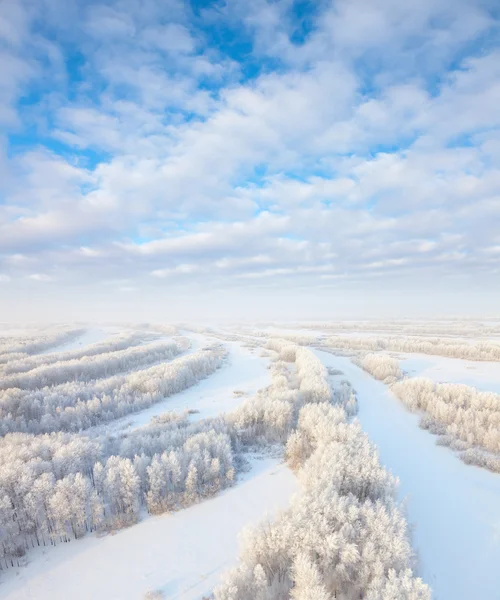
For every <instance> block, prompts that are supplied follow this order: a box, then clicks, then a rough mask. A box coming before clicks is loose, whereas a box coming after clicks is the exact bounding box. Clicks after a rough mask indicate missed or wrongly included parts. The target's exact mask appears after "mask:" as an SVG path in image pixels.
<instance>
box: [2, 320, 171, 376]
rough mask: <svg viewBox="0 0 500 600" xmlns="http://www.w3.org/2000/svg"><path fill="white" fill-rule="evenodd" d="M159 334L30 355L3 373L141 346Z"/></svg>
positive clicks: (138, 334) (115, 338)
mask: <svg viewBox="0 0 500 600" xmlns="http://www.w3.org/2000/svg"><path fill="white" fill-rule="evenodd" d="M158 335H159V334H154V333H148V332H142V331H137V332H133V333H130V334H128V335H123V334H122V335H118V336H113V337H112V338H110V339H109V340H105V341H103V342H97V343H96V344H90V345H88V346H85V347H84V348H79V349H77V350H68V351H66V352H51V353H50V354H43V355H41V356H30V357H27V358H23V359H19V360H13V361H9V362H8V363H7V364H6V365H5V366H4V368H3V370H2V374H3V375H10V374H12V373H26V371H31V370H32V369H35V368H37V367H41V366H45V365H50V364H53V363H58V362H66V361H70V360H76V359H80V358H83V357H86V356H97V355H99V354H105V353H108V352H117V351H118V350H124V349H126V348H131V347H133V346H139V345H140V344H142V343H143V342H147V341H152V340H154V339H155V338H157V337H158Z"/></svg>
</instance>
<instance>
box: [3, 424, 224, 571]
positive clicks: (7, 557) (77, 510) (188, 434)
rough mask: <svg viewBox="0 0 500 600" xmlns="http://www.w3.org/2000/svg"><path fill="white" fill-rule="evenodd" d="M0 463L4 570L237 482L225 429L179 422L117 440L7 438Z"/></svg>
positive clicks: (62, 435)
mask: <svg viewBox="0 0 500 600" xmlns="http://www.w3.org/2000/svg"><path fill="white" fill-rule="evenodd" d="M0 464H1V465H2V468H1V469H0V566H1V567H2V568H8V567H9V566H14V565H17V564H19V558H20V557H22V556H23V555H24V554H25V553H26V552H27V551H28V550H29V548H31V547H35V546H40V545H49V544H50V545H55V544H58V543H62V542H68V541H70V540H72V539H76V538H79V537H81V536H83V535H85V533H87V532H91V531H96V530H110V529H114V528H118V527H123V526H126V525H130V524H132V523H135V522H136V521H137V520H138V519H139V515H140V511H141V508H142V507H145V508H146V509H147V510H148V511H149V512H151V513H155V514H157V513H161V512H164V511H167V510H168V511H170V510H176V509H178V508H181V507H184V506H188V505H190V504H192V503H194V502H197V501H199V500H201V499H203V498H205V497H209V496H212V495H214V494H216V493H217V492H218V491H219V490H220V489H222V488H224V487H227V486H228V485H231V484H232V482H233V480H234V476H235V467H234V455H233V451H232V448H231V439H230V435H229V433H228V427H227V425H226V423H225V422H224V421H223V420H222V419H216V420H207V421H204V422H198V423H193V424H190V423H189V422H188V421H187V418H186V417H178V416H172V417H171V418H164V419H162V420H161V422H156V423H154V424H152V425H151V426H148V427H144V428H141V429H139V430H136V431H134V432H132V433H131V434H123V435H121V436H119V437H116V438H108V437H105V436H103V437H102V438H100V437H97V438H89V437H85V436H81V435H74V434H67V433H54V434H50V435H38V436H34V435H29V434H9V435H7V436H5V437H4V438H3V439H2V440H0Z"/></svg>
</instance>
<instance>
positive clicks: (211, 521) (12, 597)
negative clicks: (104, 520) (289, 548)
mask: <svg viewBox="0 0 500 600" xmlns="http://www.w3.org/2000/svg"><path fill="white" fill-rule="evenodd" d="M252 464H253V468H252V470H251V471H250V472H249V473H246V474H245V475H244V476H242V477H241V478H240V480H239V482H238V484H237V485H236V486H235V487H233V488H231V489H229V490H226V491H225V492H223V493H221V494H220V495H219V496H217V497H215V498H212V499H210V500H205V501H204V502H202V503H200V504H197V505H195V506H192V507H190V508H187V509H184V510H181V511H179V512H177V513H174V514H172V515H162V516H159V517H148V518H146V519H144V520H143V521H141V522H140V523H138V524H137V525H134V526H132V527H130V528H128V529H125V530H122V531H119V532H117V533H115V534H114V535H107V536H105V537H101V538H97V537H95V536H87V537H86V538H83V539H81V540H78V541H76V542H71V543H70V544H60V545H58V546H57V547H55V548H51V547H49V548H47V549H45V552H40V553H39V554H40V555H38V556H34V555H30V557H29V560H30V562H29V564H28V565H27V566H26V567H24V568H20V569H19V570H18V571H17V573H16V572H15V570H14V569H12V570H10V569H9V571H7V572H5V573H4V574H2V576H1V578H2V583H1V584H0V585H1V593H2V599H3V600H67V599H68V598H71V600H89V598H95V599H96V600H99V599H104V598H106V600H141V599H142V598H143V596H144V594H145V593H146V592H147V591H148V590H156V589H161V590H163V592H164V593H165V598H168V599H170V600H176V599H181V598H182V600H200V599H201V598H202V597H203V596H204V595H206V594H209V593H210V592H211V591H212V590H213V588H214V586H215V585H217V583H218V582H219V580H220V575H221V573H222V572H223V571H224V570H225V569H226V568H227V567H228V566H231V565H233V564H235V562H236V559H237V556H238V534H239V532H240V530H241V529H242V527H244V526H245V525H247V524H254V523H256V522H258V521H260V520H261V519H262V518H263V517H264V516H265V514H266V513H267V514H269V515H270V516H271V515H272V514H273V513H275V512H276V510H278V509H280V508H284V507H286V506H287V504H288V500H289V498H290V496H291V495H292V494H293V493H294V492H295V490H296V479H295V477H294V476H293V474H292V473H291V471H290V470H289V469H288V468H287V467H286V466H285V465H284V464H280V463H279V461H278V460H277V459H274V458H268V457H266V458H262V459H260V460H258V459H254V460H253V461H252Z"/></svg>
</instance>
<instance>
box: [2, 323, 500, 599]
mask: <svg viewBox="0 0 500 600" xmlns="http://www.w3.org/2000/svg"><path fill="white" fill-rule="evenodd" d="M499 365H500V324H497V323H496V322H491V323H488V324H487V325H485V323H484V322H478V323H475V322H473V321H470V320H469V321H467V322H459V321H452V320H450V321H440V322H435V321H427V322H423V321H419V322H411V321H400V322H396V321H393V322H390V321H371V322H368V321H360V322H355V321H344V322H286V323H281V322H266V323H258V322H257V323H255V324H254V325H249V324H248V323H246V324H239V323H225V324H220V325H214V324H211V325H200V324H192V325H189V324H186V323H178V324H177V323H171V324H170V323H169V324H162V323H151V324H149V323H142V324H134V323H108V324H102V323H101V324H85V325H84V326H83V325H81V326H79V327H73V326H71V325H66V324H55V325H46V326H35V325H34V326H30V327H24V328H22V327H20V326H16V327H14V326H8V325H3V326H2V329H1V336H0V432H1V438H0V464H1V465H2V466H1V469H0V592H1V595H2V598H6V599H7V600H27V599H28V598H31V597H32V593H33V590H34V589H36V590H37V591H36V594H37V596H36V597H37V598H44V599H45V598H47V599H49V598H50V599H59V598H61V599H62V598H66V597H68V595H69V596H70V597H71V598H74V599H77V600H78V599H80V598H81V599H84V598H89V597H94V598H109V597H116V598H121V599H123V600H127V599H130V600H132V599H145V598H150V599H161V598H165V599H166V598H172V599H173V598H187V599H190V600H201V599H208V598H211V599H212V600H288V599H293V600H323V599H324V600H333V599H342V600H358V599H366V600H392V599H393V600H405V599H406V600H417V599H425V600H430V599H431V598H453V599H457V600H458V599H460V598H464V599H465V598H469V597H471V596H470V594H472V589H473V587H474V586H479V588H480V589H481V598H485V599H489V598H491V599H492V600H493V598H495V593H496V591H497V589H498V586H497V583H498V581H497V580H496V575H495V569H494V565H495V564H496V562H497V561H498V560H499V559H500V554H499V550H498V545H496V546H495V539H496V535H497V534H496V533H495V531H496V530H495V527H496V523H498V519H499V517H500V513H499V512H498V511H499V503H498V498H499V497H500V496H499V492H500V480H499V478H500V393H499V392H500V367H499ZM437 481H439V482H440V483H439V484H438V483H437ZM446 494H448V496H447V495H446ZM449 494H452V496H451V497H452V498H453V503H452V504H451V505H449V504H448V503H447V502H446V498H447V497H448V498H449V497H450V496H449ZM434 496H436V497H437V496H439V497H440V501H435V500H436V498H435V497H434ZM437 536H439V538H440V540H441V542H439V543H436V537H437ZM440 544H441V546H440ZM451 547H453V552H450V551H449V549H450V548H451ZM472 547H473V548H474V549H475V552H474V553H471V548H472ZM127 549H128V551H127ZM177 554H178V556H176V555H177ZM75 570H77V571H78V572H81V573H86V572H89V573H94V574H95V576H92V577H89V578H84V580H83V581H81V580H80V579H79V578H74V577H73V573H74V572H75ZM478 582H479V583H478Z"/></svg>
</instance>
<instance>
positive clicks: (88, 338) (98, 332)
mask: <svg viewBox="0 0 500 600" xmlns="http://www.w3.org/2000/svg"><path fill="white" fill-rule="evenodd" d="M115 333H118V330H117V329H111V328H97V327H92V328H90V329H86V330H85V331H84V333H82V335H79V336H77V337H76V338H74V339H73V340H71V341H70V342H66V343H65V344H60V345H59V346H53V347H51V348H48V349H47V350H44V351H43V352H40V354H51V353H52V352H67V351H69V350H79V349H80V348H82V347H83V346H90V344H96V343H97V342H102V341H104V340H105V339H107V338H109V337H110V336H111V335H112V334H115Z"/></svg>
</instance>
